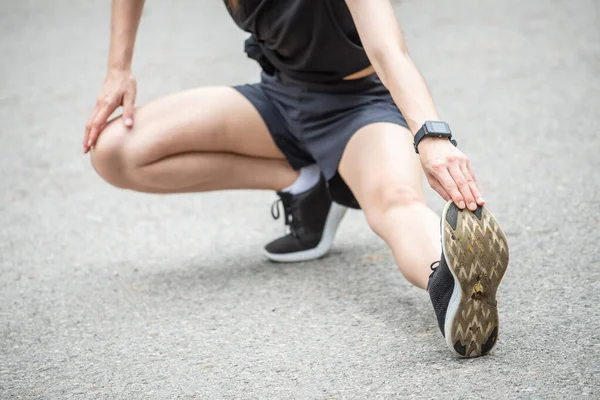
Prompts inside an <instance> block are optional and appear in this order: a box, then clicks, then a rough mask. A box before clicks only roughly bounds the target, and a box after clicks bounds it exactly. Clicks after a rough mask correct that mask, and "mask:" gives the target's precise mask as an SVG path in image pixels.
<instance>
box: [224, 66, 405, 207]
mask: <svg viewBox="0 0 600 400" xmlns="http://www.w3.org/2000/svg"><path fill="white" fill-rule="evenodd" d="M261 78H262V79H261V81H260V83H255V84H252V85H240V86H235V89H236V90H238V91H239V92H240V93H241V94H242V95H244V96H245V97H246V98H247V99H248V100H249V101H250V102H251V103H252V104H253V105H254V107H256V109H257V110H258V112H259V113H260V115H261V117H262V118H263V120H264V121H265V124H266V125H267V127H268V128H269V131H270V133H271V136H272V137H273V140H274V141H275V144H276V145H277V147H279V150H281V152H282V153H283V154H284V155H285V157H286V159H287V161H288V162H289V163H290V165H291V166H292V168H294V169H300V168H302V167H305V166H307V165H311V164H314V163H316V164H317V165H318V166H319V168H320V169H321V172H322V173H323V176H324V177H325V179H327V181H328V183H329V192H330V193H331V197H332V199H333V200H334V201H335V202H337V203H339V204H342V205H345V206H347V207H352V208H360V207H359V205H358V202H357V201H356V199H355V197H354V195H353V194H352V192H351V191H350V189H349V188H348V186H347V185H346V183H345V182H344V180H343V179H342V177H341V176H340V175H339V174H338V172H337V169H338V164H339V162H340V159H341V158H342V154H343V152H344V149H345V148H346V144H347V143H348V141H349V140H350V138H351V137H352V135H354V133H356V131H358V130H359V129H360V128H362V127H364V126H366V125H369V124H372V123H375V122H391V123H395V124H398V125H402V126H404V127H407V124H406V120H405V119H404V117H403V116H402V114H401V113H400V110H399V109H398V107H396V104H395V103H394V101H393V100H392V96H391V95H390V93H389V91H388V90H387V89H386V88H385V86H383V84H382V83H381V81H380V80H379V78H378V77H377V75H376V74H372V75H370V76H367V77H365V78H361V79H356V80H346V81H340V82H337V83H332V84H315V83H307V82H299V81H295V80H293V79H291V78H289V77H287V76H285V75H283V74H280V73H276V74H275V75H267V74H265V73H264V72H263V73H262V76H261Z"/></svg>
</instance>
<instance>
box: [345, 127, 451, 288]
mask: <svg viewBox="0 0 600 400" xmlns="http://www.w3.org/2000/svg"><path fill="white" fill-rule="evenodd" d="M412 141H413V139H412V135H411V134H410V132H409V131H408V129H406V128H403V127H401V126H399V125H395V124H389V123H376V124H372V125H368V126H366V127H364V128H362V129H361V130H360V131H358V132H357V133H356V134H355V135H354V136H353V137H352V139H351V140H350V142H349V143H348V145H347V146H346V149H345V151H344V154H343V156H342V160H341V162H340V166H339V171H340V174H341V175H342V177H343V178H344V180H345V181H346V183H347V184H348V186H349V187H350V189H351V190H352V192H353V193H354V195H355V196H356V199H357V200H358V202H359V204H360V205H361V207H362V209H363V211H364V212H365V215H366V217H367V221H368V222H369V225H370V226H371V228H372V229H373V231H375V233H377V234H378V235H379V236H381V238H383V240H385V241H386V242H387V244H388V245H389V246H390V247H391V249H392V252H393V254H394V258H395V259H396V263H397V264H398V267H399V269H400V271H401V272H402V274H403V275H404V276H405V277H406V278H407V279H408V280H409V281H410V282H411V283H412V284H414V285H416V286H418V287H421V288H426V287H427V280H428V277H429V274H430V273H431V271H430V269H429V265H430V264H431V263H432V262H434V261H436V260H439V258H440V254H441V244H440V219H439V217H438V216H437V215H436V214H435V213H434V212H433V211H432V210H431V209H429V208H428V207H427V204H426V203H425V198H424V195H423V186H422V171H421V165H420V162H419V158H418V156H417V155H416V154H415V151H414V149H413V147H412Z"/></svg>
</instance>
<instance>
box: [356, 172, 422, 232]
mask: <svg viewBox="0 0 600 400" xmlns="http://www.w3.org/2000/svg"><path fill="white" fill-rule="evenodd" d="M368 197H369V199H368V202H367V204H365V206H364V207H363V209H364V211H365V215H366V217H367V221H368V222H369V225H370V226H371V228H372V229H373V230H375V231H376V232H377V230H378V228H377V227H379V226H380V225H382V224H384V223H385V222H386V221H387V220H389V215H390V212H396V211H398V210H406V209H410V208H412V207H414V206H421V205H425V198H424V197H423V194H422V193H421V192H419V191H418V190H417V189H416V188H414V187H412V186H410V185H408V184H405V183H392V182H386V183H381V184H377V185H375V186H374V187H373V188H372V190H371V192H370V193H369V196H368Z"/></svg>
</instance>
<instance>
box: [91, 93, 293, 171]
mask: <svg viewBox="0 0 600 400" xmlns="http://www.w3.org/2000/svg"><path fill="white" fill-rule="evenodd" d="M134 120H135V125H134V127H133V129H131V130H126V129H124V128H123V124H122V123H121V121H120V117H119V118H117V119H115V120H113V121H111V122H110V123H109V124H108V125H107V126H106V127H105V129H104V130H103V131H102V133H101V135H100V138H99V140H98V144H97V146H96V147H97V148H102V147H108V148H110V149H112V150H114V149H115V148H119V149H120V150H121V151H122V152H123V153H125V154H126V158H127V161H129V162H132V163H134V164H137V165H145V164H149V163H152V162H154V161H156V160H159V159H162V158H164V157H167V156H169V155H173V154H180V153H186V152H202V151H204V152H225V153H234V154H240V155H246V156H252V157H262V158H275V159H282V158H284V156H283V155H282V153H281V152H280V151H279V149H278V148H277V146H276V145H275V143H274V142H273V139H272V138H271V135H270V133H269V130H268V128H267V126H266V124H265V121H263V119H262V117H261V115H260V114H259V112H258V111H257V110H256V108H255V107H254V106H253V105H252V104H251V103H250V101H249V100H247V99H246V98H245V97H244V96H243V95H242V94H240V93H239V92H238V91H237V90H235V89H233V88H230V87H207V88H198V89H192V90H187V91H184V92H180V93H176V94H172V95H169V96H166V97H163V98H160V99H158V100H155V101H152V102H150V103H148V104H146V105H143V106H141V107H138V108H137V109H136V111H135V117H134Z"/></svg>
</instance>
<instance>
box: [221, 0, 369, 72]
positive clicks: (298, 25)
mask: <svg viewBox="0 0 600 400" xmlns="http://www.w3.org/2000/svg"><path fill="white" fill-rule="evenodd" d="M225 2H226V3H227V0H225ZM228 9H229V13H230V14H231V16H232V17H233V19H234V20H235V22H236V24H237V25H238V26H239V27H240V28H242V29H243V30H245V31H247V32H250V33H251V34H252V36H250V38H249V39H248V40H246V44H245V50H246V53H248V56H249V57H250V58H252V59H254V60H256V61H258V62H259V63H260V65H261V67H262V68H263V70H265V72H267V73H268V74H271V75H272V74H273V73H274V72H275V71H277V70H278V71H281V72H282V73H284V74H285V75H288V76H289V77H291V78H293V79H297V80H300V81H306V82H333V81H337V80H341V79H342V78H344V77H345V76H348V75H350V74H353V73H355V72H358V71H361V70H363V69H365V68H366V67H368V66H369V65H370V61H369V59H368V58H367V55H366V53H365V51H364V49H363V48H362V45H361V42H360V39H359V37H358V32H357V31H356V27H355V25H354V21H353V20H352V16H351V15H350V11H349V10H348V7H347V6H346V3H345V1H344V0H240V4H239V7H238V8H237V9H235V10H233V9H230V8H229V7H228Z"/></svg>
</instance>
